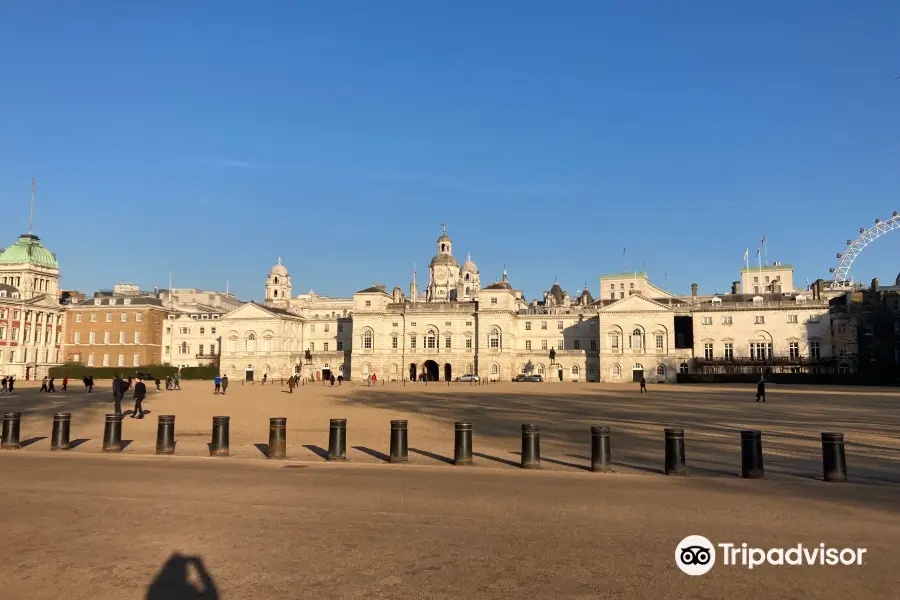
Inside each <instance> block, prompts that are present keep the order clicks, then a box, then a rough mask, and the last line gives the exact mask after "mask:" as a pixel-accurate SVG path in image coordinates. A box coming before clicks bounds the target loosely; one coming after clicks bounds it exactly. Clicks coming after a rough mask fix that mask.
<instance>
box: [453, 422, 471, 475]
mask: <svg viewBox="0 0 900 600" xmlns="http://www.w3.org/2000/svg"><path fill="white" fill-rule="evenodd" d="M455 427H456V439H455V442H454V444H453V464H454V465H471V464H473V460H472V424H471V423H456V425H455Z"/></svg>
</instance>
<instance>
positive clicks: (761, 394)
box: [756, 377, 766, 402]
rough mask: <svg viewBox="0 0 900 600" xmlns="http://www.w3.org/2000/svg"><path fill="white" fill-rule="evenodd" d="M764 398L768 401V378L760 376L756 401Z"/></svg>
mask: <svg viewBox="0 0 900 600" xmlns="http://www.w3.org/2000/svg"><path fill="white" fill-rule="evenodd" d="M760 398H762V401H763V402H765V401H766V380H765V379H763V378H762V377H760V378H759V383H757V384H756V401H757V402H759V399H760Z"/></svg>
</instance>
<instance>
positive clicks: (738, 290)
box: [731, 281, 741, 294]
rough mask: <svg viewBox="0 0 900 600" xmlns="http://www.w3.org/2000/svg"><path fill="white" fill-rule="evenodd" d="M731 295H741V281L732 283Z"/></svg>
mask: <svg viewBox="0 0 900 600" xmlns="http://www.w3.org/2000/svg"><path fill="white" fill-rule="evenodd" d="M731 293H732V294H740V293H741V282H740V281H732V282H731Z"/></svg>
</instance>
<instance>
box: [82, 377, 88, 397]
mask: <svg viewBox="0 0 900 600" xmlns="http://www.w3.org/2000/svg"><path fill="white" fill-rule="evenodd" d="M81 383H83V384H84V391H85V393H87V375H85V376H84V377H82V378H81Z"/></svg>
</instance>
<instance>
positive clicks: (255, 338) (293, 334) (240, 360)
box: [219, 304, 303, 381]
mask: <svg viewBox="0 0 900 600" xmlns="http://www.w3.org/2000/svg"><path fill="white" fill-rule="evenodd" d="M302 324H303V323H302V320H301V319H300V317H297V316H294V315H283V314H274V313H271V312H268V311H266V310H265V308H264V307H260V306H257V305H254V304H247V305H244V306H242V307H241V308H239V309H237V310H235V311H232V312H231V313H229V314H227V315H225V316H224V317H223V318H222V319H221V320H220V321H219V326H221V331H222V345H223V349H222V372H223V373H226V374H227V375H228V377H229V378H230V379H231V380H232V381H236V380H238V379H243V378H245V377H246V376H247V373H248V372H251V373H252V376H253V378H254V379H255V380H259V379H261V378H262V376H263V374H264V373H268V375H269V377H270V378H280V377H287V376H290V375H291V374H293V373H294V369H295V366H296V365H297V364H299V363H300V362H301V356H302V354H301V350H300V345H301V341H302Z"/></svg>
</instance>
